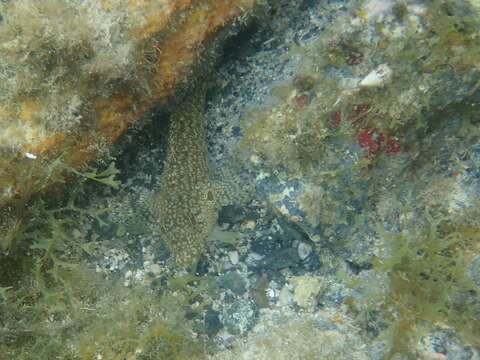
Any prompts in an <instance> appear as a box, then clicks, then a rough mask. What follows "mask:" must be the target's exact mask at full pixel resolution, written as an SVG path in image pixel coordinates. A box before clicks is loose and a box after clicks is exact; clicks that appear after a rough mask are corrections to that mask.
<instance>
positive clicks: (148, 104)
mask: <svg viewBox="0 0 480 360" xmlns="http://www.w3.org/2000/svg"><path fill="white" fill-rule="evenodd" d="M20 3H21V4H20ZM56 4H57V5H58V6H59V7H60V6H61V7H62V8H55V7H54V6H49V5H48V4H47V3H45V4H44V3H41V4H40V3H39V4H37V3H35V4H34V5H31V4H30V2H29V1H20V2H17V1H12V2H8V3H3V4H2V5H1V12H2V18H3V20H4V21H2V23H1V24H0V37H1V40H2V41H1V42H2V49H1V50H2V63H1V64H0V65H1V67H2V69H3V68H8V69H9V70H8V76H7V78H4V81H2V87H1V89H0V92H1V93H2V100H1V103H0V109H1V111H0V150H1V153H2V156H1V159H0V160H1V161H0V164H1V165H0V174H2V175H0V189H2V191H1V192H0V207H3V206H5V205H6V204H7V203H9V202H11V201H12V200H14V199H18V198H22V199H23V200H24V201H27V200H28V198H29V196H30V195H31V194H33V193H35V192H37V191H39V190H40V189H42V190H44V189H45V187H46V186H48V185H52V184H53V183H54V182H55V181H59V180H61V179H63V175H68V176H71V173H68V172H67V173H68V174H65V172H64V169H65V168H68V167H71V168H77V167H79V166H81V165H83V164H85V163H86V162H88V161H90V160H93V159H95V158H96V157H97V156H99V155H103V154H104V153H105V152H106V150H107V149H106V146H108V145H109V144H111V143H113V142H115V141H116V140H117V139H118V138H119V137H120V135H121V134H122V133H124V132H125V130H126V129H128V128H130V127H131V126H132V124H133V123H135V122H137V121H139V120H140V119H141V118H142V116H143V115H144V114H145V113H147V112H148V111H149V110H150V109H151V108H152V107H153V106H157V105H158V104H160V103H162V102H165V100H166V99H167V98H168V96H170V95H171V94H172V92H173V89H175V88H176V87H177V85H178V84H179V83H181V82H182V81H183V80H184V79H185V77H186V76H187V75H188V74H189V72H190V71H191V70H192V68H193V66H194V65H195V64H196V62H197V60H198V59H199V57H200V55H201V53H202V49H203V48H204V47H203V44H205V43H207V42H209V41H210V40H212V38H213V37H214V35H215V34H216V33H218V31H219V30H220V29H221V28H224V27H225V26H227V25H228V24H231V23H232V22H233V21H234V19H236V18H238V17H240V16H242V15H245V14H246V13H247V12H248V11H250V10H252V9H253V8H254V7H255V5H256V1H255V0H228V1H222V2H212V4H210V5H209V6H203V4H201V5H198V6H197V5H196V4H195V3H194V2H192V1H189V0H187V1H185V0H172V1H168V2H157V3H155V4H153V3H151V2H143V1H130V2H128V5H125V6H124V4H123V2H121V3H119V2H115V1H101V2H98V1H93V0H89V1H82V2H80V3H77V2H75V3H71V2H57V3H56ZM58 13H61V14H62V18H64V19H65V21H58ZM19 34H21V35H19ZM27 34H28V35H27ZM154 44H155V45H154ZM32 49H36V50H35V51H32ZM52 49H55V50H54V51H53V50H52ZM52 54H53V55H52ZM73 54H75V55H73ZM46 67H48V69H49V70H48V71H43V69H44V68H46ZM35 69H41V70H35ZM20 79H22V80H21V81H20ZM32 89H35V91H32ZM20 93H21V94H24V95H22V96H21V97H18V96H17V95H15V94H20ZM7 150H8V151H7ZM60 154H61V158H62V166H57V165H58V163H56V162H55V160H56V159H58V158H59V156H60ZM55 166H56V168H55V169H54V168H53V167H55ZM27 173H28V174H29V175H28V176H26V175H25V174H27ZM4 174H8V176H6V175H4ZM52 174H54V175H55V176H52ZM44 180H45V183H44Z"/></svg>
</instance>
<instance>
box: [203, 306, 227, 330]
mask: <svg viewBox="0 0 480 360" xmlns="http://www.w3.org/2000/svg"><path fill="white" fill-rule="evenodd" d="M204 324H205V328H206V331H207V335H208V337H212V336H215V335H216V334H217V333H218V332H219V331H220V330H221V329H222V328H223V324H222V323H221V321H220V314H219V312H218V311H215V310H213V309H211V308H208V309H207V312H206V313H205V318H204Z"/></svg>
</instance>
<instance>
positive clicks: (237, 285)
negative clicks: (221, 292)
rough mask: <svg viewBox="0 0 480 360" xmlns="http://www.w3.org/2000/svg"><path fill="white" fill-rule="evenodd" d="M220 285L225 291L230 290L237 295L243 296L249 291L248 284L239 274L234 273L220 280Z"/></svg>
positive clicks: (222, 276) (220, 277)
mask: <svg viewBox="0 0 480 360" xmlns="http://www.w3.org/2000/svg"><path fill="white" fill-rule="evenodd" d="M218 285H219V286H220V287H221V288H223V289H229V290H231V291H232V292H233V293H234V294H236V295H242V294H244V293H245V291H247V282H246V281H245V279H244V278H243V277H242V275H240V274H239V273H238V272H235V271H232V272H229V273H227V274H224V275H220V276H219V278H218Z"/></svg>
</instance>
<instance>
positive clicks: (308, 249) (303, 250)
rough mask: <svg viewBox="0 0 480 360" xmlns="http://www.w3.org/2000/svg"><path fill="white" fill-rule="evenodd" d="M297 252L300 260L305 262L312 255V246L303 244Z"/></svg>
mask: <svg viewBox="0 0 480 360" xmlns="http://www.w3.org/2000/svg"><path fill="white" fill-rule="evenodd" d="M297 251H298V257H299V258H300V260H305V259H306V258H307V257H308V256H309V255H310V254H311V253H312V245H310V244H307V243H304V242H301V243H300V244H298V248H297Z"/></svg>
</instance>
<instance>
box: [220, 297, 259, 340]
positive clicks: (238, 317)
mask: <svg viewBox="0 0 480 360" xmlns="http://www.w3.org/2000/svg"><path fill="white" fill-rule="evenodd" d="M256 314H257V309H256V306H255V303H254V302H253V301H252V300H251V299H240V300H236V301H235V302H233V303H232V304H230V305H229V306H228V307H227V308H226V309H225V310H224V315H223V324H224V325H225V328H226V329H227V330H228V332H229V333H230V334H233V335H242V334H244V333H246V332H247V331H248V330H250V329H251V328H252V326H253V324H254V322H255V318H256Z"/></svg>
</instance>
